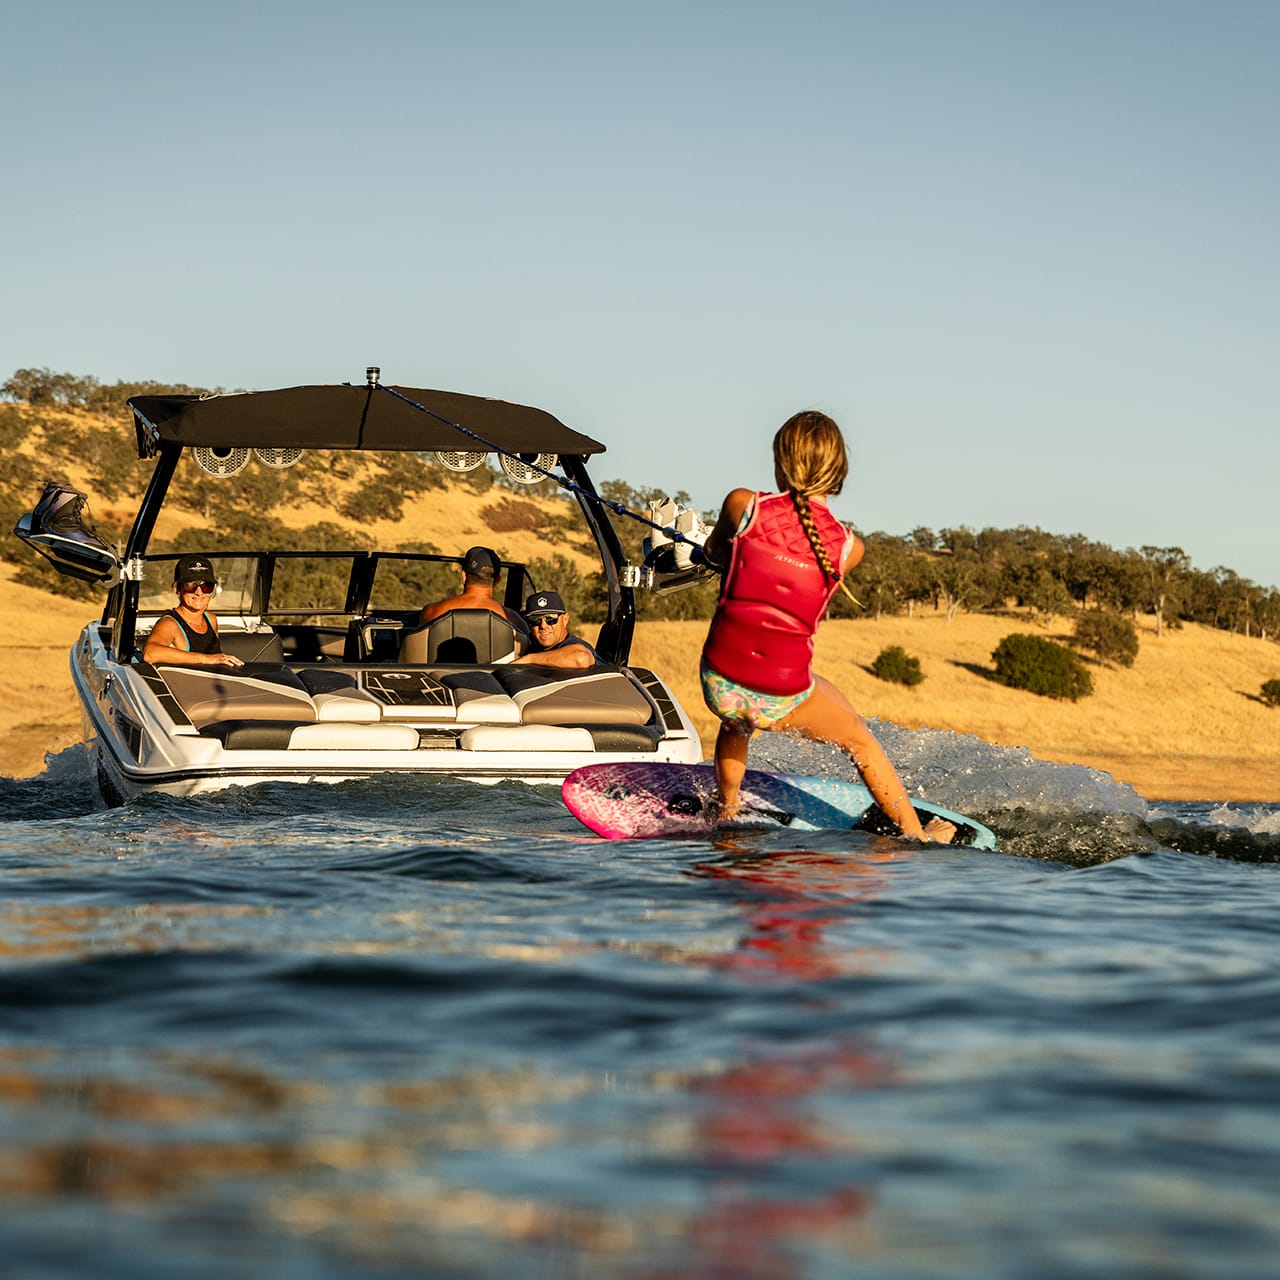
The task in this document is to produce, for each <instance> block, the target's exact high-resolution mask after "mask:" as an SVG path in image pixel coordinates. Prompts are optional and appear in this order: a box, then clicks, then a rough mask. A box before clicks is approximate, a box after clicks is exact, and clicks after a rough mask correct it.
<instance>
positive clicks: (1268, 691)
mask: <svg viewBox="0 0 1280 1280" xmlns="http://www.w3.org/2000/svg"><path fill="white" fill-rule="evenodd" d="M1262 700H1263V702H1265V703H1266V704H1267V706H1269V707H1280V680H1268V681H1267V682H1266V684H1264V685H1263V686H1262Z"/></svg>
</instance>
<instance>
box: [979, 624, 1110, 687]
mask: <svg viewBox="0 0 1280 1280" xmlns="http://www.w3.org/2000/svg"><path fill="white" fill-rule="evenodd" d="M991 658H992V661H993V662H994V663H995V664H996V679H997V680H999V681H1000V683H1001V684H1007V685H1008V686H1009V687H1010V688H1011V689H1026V690H1027V691H1028V692H1029V693H1038V694H1040V695H1041V696H1042V697H1046V698H1070V699H1071V701H1072V702H1074V701H1075V700H1076V699H1077V698H1083V697H1085V696H1086V695H1087V694H1090V693H1092V692H1093V677H1092V676H1091V675H1090V674H1089V672H1088V670H1087V669H1086V667H1085V665H1084V663H1083V662H1081V661H1080V657H1079V655H1078V654H1075V653H1072V652H1071V650H1070V649H1068V648H1066V646H1065V645H1060V644H1057V643H1055V642H1054V641H1053V640H1046V639H1045V638H1044V637H1043V636H1029V635H1024V634H1020V633H1015V634H1013V635H1007V636H1005V638H1004V639H1003V640H1001V641H1000V643H999V644H998V645H996V647H995V651H994V652H993V653H992V655H991Z"/></svg>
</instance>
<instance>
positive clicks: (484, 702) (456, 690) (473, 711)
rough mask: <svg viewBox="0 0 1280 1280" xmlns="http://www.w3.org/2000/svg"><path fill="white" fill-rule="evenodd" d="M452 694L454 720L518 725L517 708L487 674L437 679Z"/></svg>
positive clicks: (463, 673)
mask: <svg viewBox="0 0 1280 1280" xmlns="http://www.w3.org/2000/svg"><path fill="white" fill-rule="evenodd" d="M439 679H440V683H441V684H442V685H444V687H445V688H446V689H448V690H449V691H450V693H452V694H453V701H454V705H455V707H456V708H457V719H458V720H459V721H462V722H463V723H467V722H471V723H475V724H519V723H520V708H519V707H518V706H516V704H515V702H514V701H513V700H512V699H511V698H510V697H509V696H508V694H507V692H506V690H505V689H503V687H502V686H501V685H500V684H499V683H498V682H497V680H495V679H494V677H493V676H492V675H491V674H490V673H489V672H488V671H454V672H451V673H449V674H448V675H441V676H440V677H439Z"/></svg>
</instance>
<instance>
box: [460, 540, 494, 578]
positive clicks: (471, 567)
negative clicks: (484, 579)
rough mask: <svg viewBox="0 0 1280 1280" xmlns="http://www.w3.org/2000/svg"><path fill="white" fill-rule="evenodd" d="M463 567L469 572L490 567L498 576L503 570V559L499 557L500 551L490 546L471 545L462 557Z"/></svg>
mask: <svg viewBox="0 0 1280 1280" xmlns="http://www.w3.org/2000/svg"><path fill="white" fill-rule="evenodd" d="M462 568H463V569H464V570H465V572H467V573H476V572H478V571H480V570H483V569H488V570H489V571H490V572H491V573H493V574H494V575H495V576H496V575H497V574H498V573H499V572H501V570H502V561H501V560H499V559H498V553H497V552H496V551H490V550H489V548H488V547H471V548H469V549H468V551H467V554H466V555H465V556H463V557H462Z"/></svg>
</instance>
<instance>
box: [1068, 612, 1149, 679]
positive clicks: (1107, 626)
mask: <svg viewBox="0 0 1280 1280" xmlns="http://www.w3.org/2000/svg"><path fill="white" fill-rule="evenodd" d="M1075 640H1076V643H1077V644H1078V645H1080V646H1081V647H1082V648H1084V649H1091V650H1092V651H1093V652H1094V653H1096V654H1097V655H1098V657H1099V658H1100V659H1101V660H1102V661H1103V662H1115V663H1118V664H1119V665H1120V666H1122V667H1131V666H1133V663H1134V659H1135V658H1137V656H1138V629H1137V627H1135V626H1134V625H1133V620H1132V619H1131V618H1126V617H1124V616H1122V615H1121V614H1118V613H1113V612H1112V611H1111V610H1109V609H1094V610H1091V611H1090V612H1088V613H1084V614H1081V615H1080V618H1079V619H1078V620H1077V622H1076V631H1075Z"/></svg>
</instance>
